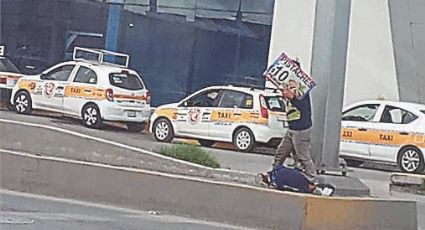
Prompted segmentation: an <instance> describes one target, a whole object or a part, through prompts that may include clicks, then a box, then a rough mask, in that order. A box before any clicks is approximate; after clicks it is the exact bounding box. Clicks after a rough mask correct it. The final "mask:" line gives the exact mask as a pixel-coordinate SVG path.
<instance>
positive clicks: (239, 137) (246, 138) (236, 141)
mask: <svg viewBox="0 0 425 230" xmlns="http://www.w3.org/2000/svg"><path fill="white" fill-rule="evenodd" d="M233 145H234V146H235V147H236V149H237V150H238V151H241V152H250V151H251V150H253V149H254V147H255V137H254V134H252V132H251V130H249V129H248V128H245V127H243V128H240V129H238V130H236V132H235V134H234V135H233Z"/></svg>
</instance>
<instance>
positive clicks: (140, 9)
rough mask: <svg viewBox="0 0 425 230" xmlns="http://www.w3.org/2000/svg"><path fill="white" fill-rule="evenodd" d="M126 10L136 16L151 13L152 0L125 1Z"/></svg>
mask: <svg viewBox="0 0 425 230" xmlns="http://www.w3.org/2000/svg"><path fill="white" fill-rule="evenodd" d="M124 4H125V5H124V9H125V10H128V11H130V12H133V13H136V14H143V15H144V14H146V12H148V11H150V9H151V8H150V0H125V2H124Z"/></svg>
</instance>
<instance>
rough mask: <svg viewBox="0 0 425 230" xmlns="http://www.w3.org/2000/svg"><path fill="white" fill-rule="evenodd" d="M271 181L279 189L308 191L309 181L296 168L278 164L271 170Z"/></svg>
mask: <svg viewBox="0 0 425 230" xmlns="http://www.w3.org/2000/svg"><path fill="white" fill-rule="evenodd" d="M270 177H271V183H273V185H274V186H276V188H277V189H279V190H286V191H288V190H289V191H298V192H303V193H308V192H310V190H309V186H308V185H309V182H308V180H307V178H306V177H305V176H304V174H303V173H302V172H301V171H299V170H298V169H293V168H287V167H285V166H283V165H282V166H278V167H277V168H275V169H274V170H273V171H272V172H271V175H270Z"/></svg>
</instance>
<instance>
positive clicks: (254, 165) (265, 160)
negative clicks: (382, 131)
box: [0, 111, 425, 230]
mask: <svg viewBox="0 0 425 230" xmlns="http://www.w3.org/2000/svg"><path fill="white" fill-rule="evenodd" d="M0 119H5V120H13V121H21V122H30V123H37V124H43V125H47V126H52V127H59V128H63V129H66V130H71V131H75V132H79V133H83V134H86V135H90V136H94V137H101V138H104V139H107V140H111V141H116V142H119V143H124V144H127V145H130V146H135V147H139V148H142V149H147V150H151V151H155V150H159V149H160V148H161V147H163V146H166V145H169V144H164V143H159V142H156V141H155V140H154V138H153V137H152V135H151V134H147V133H130V132H128V131H127V130H126V129H125V128H119V127H108V128H106V129H104V130H93V129H88V128H86V127H83V126H82V125H81V124H80V123H79V121H78V120H73V119H69V118H65V119H63V118H57V117H46V116H35V115H30V116H25V115H18V114H16V113H13V112H8V111H0ZM1 125H2V123H0V128H1ZM2 135H4V134H2ZM21 135H22V138H29V137H26V136H25V133H22V134H21ZM205 149H206V150H207V151H208V152H209V154H210V155H213V156H215V157H216V158H217V159H218V161H219V162H220V165H221V166H222V167H223V168H229V169H233V170H239V171H245V172H251V173H258V172H264V171H266V170H269V169H270V165H271V163H272V160H273V158H272V156H270V155H267V154H258V153H240V152H236V151H232V150H226V149H216V148H205ZM350 170H351V172H349V175H351V176H355V177H357V178H359V179H360V180H361V181H362V182H363V183H365V184H366V185H367V186H368V187H369V188H370V189H371V195H372V196H374V197H380V198H395V199H407V200H416V201H417V207H418V226H419V229H423V230H425V197H424V196H417V195H412V194H407V193H392V194H390V193H389V178H390V173H391V172H389V171H384V170H373V169H367V168H350Z"/></svg>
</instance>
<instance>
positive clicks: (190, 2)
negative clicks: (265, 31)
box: [157, 0, 275, 25]
mask: <svg viewBox="0 0 425 230" xmlns="http://www.w3.org/2000/svg"><path fill="white" fill-rule="evenodd" d="M274 1H275V0H262V1H259V0H157V6H158V12H159V13H169V14H176V15H182V16H186V18H187V20H188V21H194V20H195V16H196V17H198V18H211V19H227V20H236V16H237V13H238V11H239V7H240V8H241V9H240V10H241V11H242V20H243V21H245V22H250V23H257V24H262V25H271V22H272V17H273V7H274Z"/></svg>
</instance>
